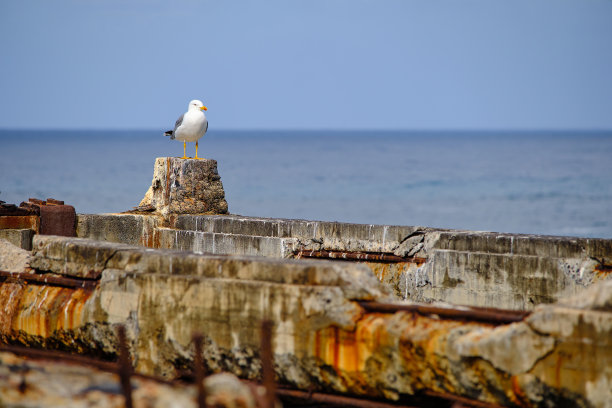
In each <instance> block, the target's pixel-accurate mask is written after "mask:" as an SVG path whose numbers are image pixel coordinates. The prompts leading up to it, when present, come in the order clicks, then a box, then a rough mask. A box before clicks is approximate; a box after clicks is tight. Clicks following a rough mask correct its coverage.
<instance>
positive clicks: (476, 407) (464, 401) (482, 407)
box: [423, 391, 502, 408]
mask: <svg viewBox="0 0 612 408" xmlns="http://www.w3.org/2000/svg"><path fill="white" fill-rule="evenodd" d="M423 394H424V395H426V396H428V397H433V398H440V399H444V400H448V401H453V405H452V406H453V407H470V408H471V407H473V408H502V407H500V406H499V405H497V404H491V403H490V402H483V401H478V400H473V399H470V398H465V397H460V396H458V395H454V394H448V393H446V392H435V391H425V392H424V393H423Z"/></svg>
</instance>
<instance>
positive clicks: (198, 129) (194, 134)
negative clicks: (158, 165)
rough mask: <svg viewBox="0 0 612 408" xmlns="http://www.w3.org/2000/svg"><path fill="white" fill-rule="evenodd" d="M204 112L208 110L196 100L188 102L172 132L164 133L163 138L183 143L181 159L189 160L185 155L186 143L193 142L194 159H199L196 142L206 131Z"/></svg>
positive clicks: (206, 123) (206, 124)
mask: <svg viewBox="0 0 612 408" xmlns="http://www.w3.org/2000/svg"><path fill="white" fill-rule="evenodd" d="M205 110H208V108H207V107H206V106H204V104H203V103H202V101H199V100H197V99H194V100H193V101H191V102H189V107H188V108H187V112H185V113H183V114H182V115H181V117H180V118H178V119H177V120H176V123H175V124H174V129H173V130H168V131H167V132H165V133H164V136H170V139H178V140H182V141H183V157H181V159H190V157H187V155H186V153H185V149H186V148H187V142H195V144H196V154H195V157H194V159H200V158H199V157H198V140H200V138H201V137H202V136H204V134H205V133H206V131H207V130H208V120H207V119H206V115H204V112H203V111H205Z"/></svg>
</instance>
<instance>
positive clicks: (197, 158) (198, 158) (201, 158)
mask: <svg viewBox="0 0 612 408" xmlns="http://www.w3.org/2000/svg"><path fill="white" fill-rule="evenodd" d="M194 159H196V160H204V158H203V157H198V156H197V155H196V157H194Z"/></svg>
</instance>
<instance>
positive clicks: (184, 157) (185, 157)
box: [179, 156, 191, 159]
mask: <svg viewBox="0 0 612 408" xmlns="http://www.w3.org/2000/svg"><path fill="white" fill-rule="evenodd" d="M179 159H191V157H187V156H183V157H179Z"/></svg>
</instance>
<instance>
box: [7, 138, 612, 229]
mask: <svg viewBox="0 0 612 408" xmlns="http://www.w3.org/2000/svg"><path fill="white" fill-rule="evenodd" d="M188 149H189V150H188V155H190V156H193V154H194V147H193V144H191V145H188ZM180 155H182V144H181V143H180V142H177V141H170V140H169V139H168V138H166V137H164V136H162V134H161V132H159V131H8V130H3V131H0V199H1V200H4V201H7V202H11V203H17V204H19V203H20V202H21V201H23V200H25V199H27V198H28V197H37V198H43V199H44V198H48V197H53V198H57V199H61V200H64V201H66V202H67V203H69V204H72V205H74V206H75V207H76V209H77V212H80V213H102V212H118V211H124V210H128V209H131V208H132V207H133V206H136V205H138V203H139V202H140V200H141V198H142V197H143V195H144V193H145V191H146V190H147V188H148V187H149V185H150V183H151V178H152V174H153V163H154V160H155V157H158V156H180ZM200 156H202V157H207V158H214V159H216V160H217V161H218V165H219V172H220V174H221V179H222V181H223V184H224V187H225V192H226V198H227V200H228V203H229V208H230V212H232V213H234V214H242V215H251V216H262V217H284V218H305V219H313V220H314V219H316V220H336V221H346V222H357V223H367V224H374V223H375V224H401V225H424V226H431V227H441V228H460V229H472V230H488V231H501V232H519V233H537V234H550V235H573V236H588V237H605V238H612V133H610V132H609V133H582V134H572V133H545V132H541V133H494V132H490V133H469V132H463V133H457V132H443V133H439V132H375V131H372V132H348V131H347V132H344V131H342V132H325V131H317V132H308V131H291V132H281V131H274V132H270V131H265V132H264V131H252V132H246V131H211V132H210V134H207V135H206V137H205V138H204V139H203V140H202V141H201V143H200Z"/></svg>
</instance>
